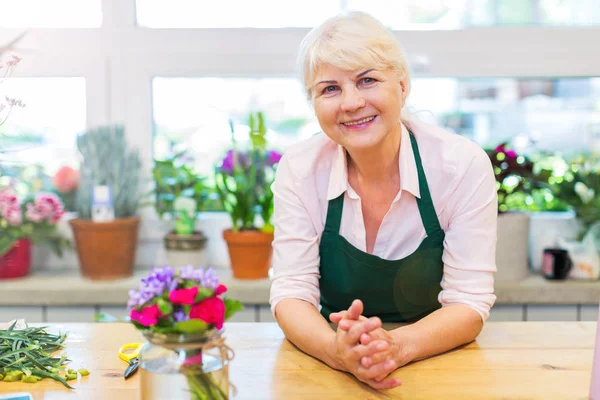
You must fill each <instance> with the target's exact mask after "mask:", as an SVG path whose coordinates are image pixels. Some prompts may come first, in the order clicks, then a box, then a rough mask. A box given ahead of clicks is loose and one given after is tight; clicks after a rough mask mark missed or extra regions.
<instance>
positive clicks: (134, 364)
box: [119, 343, 143, 379]
mask: <svg viewBox="0 0 600 400" xmlns="http://www.w3.org/2000/svg"><path fill="white" fill-rule="evenodd" d="M142 344H143V343H127V344H124V345H123V346H121V348H120V349H119V358H121V360H123V361H125V362H127V363H129V366H128V367H127V368H126V369H125V373H124V374H123V376H124V377H125V379H129V378H131V376H133V374H134V373H135V371H137V369H138V365H139V363H140V359H139V358H138V356H139V355H140V349H141V347H142Z"/></svg>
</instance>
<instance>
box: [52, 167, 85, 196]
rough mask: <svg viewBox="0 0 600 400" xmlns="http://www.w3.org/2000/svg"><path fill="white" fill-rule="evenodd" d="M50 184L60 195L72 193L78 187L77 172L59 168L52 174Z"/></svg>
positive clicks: (67, 168) (68, 168) (69, 168)
mask: <svg viewBox="0 0 600 400" xmlns="http://www.w3.org/2000/svg"><path fill="white" fill-rule="evenodd" d="M52 183H53V184H54V187H55V188H56V190H58V191H59V192H61V193H69V192H72V191H74V190H76V189H77V187H78V186H79V171H77V170H75V169H73V168H71V167H67V166H64V167H60V168H59V169H58V171H56V174H54V177H53V178H52Z"/></svg>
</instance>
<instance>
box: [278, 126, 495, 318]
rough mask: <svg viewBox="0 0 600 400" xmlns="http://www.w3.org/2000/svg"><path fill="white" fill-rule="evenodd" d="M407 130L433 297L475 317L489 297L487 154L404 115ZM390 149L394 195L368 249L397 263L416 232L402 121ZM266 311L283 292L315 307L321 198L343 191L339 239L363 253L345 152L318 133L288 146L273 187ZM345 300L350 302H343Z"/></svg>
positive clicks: (491, 185)
mask: <svg viewBox="0 0 600 400" xmlns="http://www.w3.org/2000/svg"><path fill="white" fill-rule="evenodd" d="M408 128H409V129H410V130H411V132H412V133H413V134H414V136H415V138H416V140H417V143H418V145H419V152H420V155H421V160H422V162H423V169H424V171H425V175H426V177H427V183H428V185H429V190H430V192H431V198H432V200H433V204H434V207H435V209H436V211H437V215H438V219H439V222H440V225H441V227H442V229H443V230H444V232H445V234H446V236H445V239H444V253H443V256H442V260H443V262H444V272H443V278H442V282H441V286H442V291H441V292H440V294H439V296H438V300H439V302H440V303H441V305H442V306H447V305H449V304H455V303H461V304H465V305H467V306H469V307H471V308H472V309H474V310H475V311H477V312H478V313H479V314H480V315H481V318H482V320H483V321H485V320H486V319H487V318H488V316H489V313H490V308H491V307H492V305H493V304H494V301H495V300H496V296H495V295H494V273H495V272H496V260H495V255H496V219H497V214H498V200H497V194H496V180H495V178H494V172H493V169H492V166H491V162H490V160H489V158H488V156H487V154H486V153H485V152H484V151H483V150H482V149H481V148H480V147H479V146H478V145H476V144H475V143H473V142H471V141H469V140H468V139H466V138H464V137H462V136H459V135H455V134H453V133H451V132H448V131H446V130H444V129H442V128H439V127H437V126H434V125H430V124H426V123H424V122H422V121H419V120H417V119H416V118H413V119H412V120H410V121H409V122H408ZM400 143H401V145H400V155H399V165H398V168H399V171H400V191H399V192H398V194H397V195H396V198H395V199H394V201H393V202H392V204H391V206H390V209H389V211H388V212H387V214H386V215H385V217H384V219H383V221H382V223H381V226H380V228H379V231H378V233H377V238H376V241H375V246H374V248H373V254H374V255H376V256H379V257H381V258H383V259H387V260H397V259H401V258H404V257H407V256H409V255H410V254H412V253H413V252H414V251H415V250H416V249H417V248H418V247H419V245H420V244H421V242H422V241H423V239H424V238H425V236H426V234H425V228H424V227H423V223H422V221H421V216H420V213H419V209H418V206H417V201H416V197H420V193H419V180H418V176H417V167H416V163H415V157H414V154H413V151H412V148H411V145H410V138H409V133H408V130H407V129H406V127H403V129H402V137H401V142H400ZM272 189H273V194H274V196H275V200H274V201H275V210H274V214H273V219H272V221H273V224H274V225H275V240H274V242H273V250H274V251H273V272H274V274H273V277H272V286H271V300H270V303H271V310H272V311H273V313H275V310H276V306H277V303H279V302H280V301H281V300H283V299H286V298H295V299H301V300H304V301H307V302H309V303H311V304H313V305H314V306H315V307H316V308H317V309H320V304H319V303H320V292H319V277H320V275H319V242H320V240H321V234H322V232H323V229H324V227H325V217H326V215H327V206H328V201H329V200H331V199H334V198H336V197H338V196H339V195H340V194H342V193H345V194H344V208H343V211H342V221H341V226H340V235H342V236H343V237H344V238H345V239H346V240H348V241H349V242H350V243H351V244H352V245H353V246H355V247H356V248H358V249H360V250H361V251H365V252H366V236H365V226H364V220H363V215H362V208H361V200H360V197H359V196H358V195H357V193H356V192H355V191H354V190H353V189H352V187H351V186H350V185H349V183H348V173H347V165H346V156H345V150H344V149H343V147H342V146H340V145H338V144H336V143H335V142H333V141H332V140H330V139H329V138H328V137H327V136H326V135H325V134H319V135H315V136H313V137H311V138H309V139H307V140H305V141H303V142H301V143H298V144H296V145H294V146H292V147H290V148H289V149H288V150H287V151H286V152H285V154H284V156H283V158H282V159H281V161H280V163H279V166H278V169H277V175H276V179H275V183H274V184H273V186H272ZM348 306H349V305H348Z"/></svg>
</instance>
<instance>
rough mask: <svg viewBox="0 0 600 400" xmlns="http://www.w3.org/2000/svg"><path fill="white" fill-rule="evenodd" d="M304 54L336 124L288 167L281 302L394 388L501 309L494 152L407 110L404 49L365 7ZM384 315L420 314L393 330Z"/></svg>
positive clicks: (322, 340)
mask: <svg viewBox="0 0 600 400" xmlns="http://www.w3.org/2000/svg"><path fill="white" fill-rule="evenodd" d="M299 61H300V66H301V68H302V74H303V75H302V78H303V83H304V86H305V88H306V92H307V95H308V98H309V99H310V101H311V102H312V104H313V106H314V110H315V114H316V116H317V119H318V121H319V124H320V126H321V128H322V130H323V133H324V135H316V136H314V137H312V138H310V139H309V140H307V141H305V142H302V143H300V144H298V145H296V146H294V147H292V148H290V149H288V151H286V153H285V155H284V156H283V158H282V160H281V162H280V164H279V167H278V171H277V177H276V180H275V183H274V185H273V193H274V196H275V212H274V218H273V221H274V225H275V240H274V242H273V247H274V256H273V268H274V272H275V274H274V278H273V284H272V288H271V307H272V310H273V313H274V315H275V317H276V319H277V321H278V323H279V325H280V327H281V329H282V330H283V331H284V333H285V335H286V337H287V338H288V339H289V340H290V341H291V342H293V343H294V344H295V345H297V346H298V347H299V348H300V349H301V350H303V351H304V352H306V353H308V354H310V355H312V356H314V357H316V358H318V359H320V360H322V361H323V362H325V363H327V364H328V365H329V366H331V367H332V368H335V369H339V370H342V371H347V372H350V373H352V374H353V375H354V376H356V377H357V378H358V379H359V380H361V381H363V382H365V383H367V384H368V385H370V386H372V387H374V388H377V389H388V388H392V387H395V386H397V385H399V384H400V381H399V380H398V379H392V378H387V375H389V373H391V372H392V371H394V370H395V369H396V368H398V367H401V366H403V365H405V364H407V363H409V362H411V361H413V360H416V359H420V358H424V357H428V356H432V355H435V354H439V353H441V352H444V351H447V350H450V349H452V348H455V347H457V346H459V345H461V344H464V343H468V342H470V341H472V340H474V339H475V337H476V336H477V335H478V334H479V332H480V331H481V328H482V326H483V322H484V321H485V319H486V318H487V317H488V316H489V310H490V308H491V306H492V305H493V303H494V301H495V296H494V288H493V274H494V272H495V270H496V266H495V242H496V218H497V198H496V186H495V185H496V184H495V179H494V175H493V171H492V167H491V163H490V160H489V159H488V157H487V155H486V154H485V152H484V151H483V150H481V149H480V148H479V147H478V146H477V145H475V144H474V143H472V142H470V141H468V140H467V139H465V138H463V137H460V136H458V135H454V134H451V133H450V132H447V131H445V130H443V129H441V128H438V127H435V126H431V125H428V124H425V123H422V122H420V121H418V120H416V119H414V118H410V116H409V115H408V114H407V113H406V112H405V110H404V106H405V103H406V99H407V96H408V94H409V92H410V75H409V71H408V67H407V63H406V60H405V59H404V57H403V55H402V52H401V51H400V49H399V46H398V44H397V43H396V42H395V40H394V38H393V36H392V34H391V33H390V32H389V31H388V30H387V29H385V28H384V27H383V26H382V25H381V24H380V23H379V22H378V21H377V20H375V19H373V18H372V17H370V16H368V15H367V14H364V13H350V14H348V15H345V16H337V17H334V18H332V19H330V20H328V21H326V22H325V23H324V24H323V25H321V26H320V27H317V28H315V29H314V30H312V31H311V32H310V33H309V34H308V35H307V37H306V38H305V40H304V42H303V45H302V49H301V52H300V57H299ZM433 95H435V94H433ZM328 320H329V321H331V322H332V323H335V324H337V329H336V331H334V330H332V329H331V327H330V325H329V323H328ZM382 321H383V322H414V323H413V324H410V325H405V326H402V327H400V328H397V329H395V330H392V331H389V332H388V331H386V330H384V329H382V327H381V324H382Z"/></svg>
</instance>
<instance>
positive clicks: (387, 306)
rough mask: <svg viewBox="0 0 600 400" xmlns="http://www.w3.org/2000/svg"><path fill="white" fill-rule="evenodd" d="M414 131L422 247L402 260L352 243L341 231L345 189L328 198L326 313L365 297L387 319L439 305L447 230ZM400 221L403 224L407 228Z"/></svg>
mask: <svg viewBox="0 0 600 400" xmlns="http://www.w3.org/2000/svg"><path fill="white" fill-rule="evenodd" d="M409 133H410V142H411V145H412V150H413V153H414V155H415V161H416V164H417V172H418V176H419V190H420V193H421V198H417V199H416V200H417V204H418V206H419V213H420V214H421V220H422V221H423V225H424V227H425V232H426V233H427V236H426V237H425V239H424V240H423V242H421V245H420V246H419V248H418V249H417V250H416V251H415V252H414V253H412V254H411V255H409V256H407V257H405V258H403V259H400V260H384V259H382V258H380V257H377V256H374V255H372V254H369V253H365V252H363V251H361V250H359V249H357V248H356V247H354V246H352V245H351V244H350V242H348V241H347V240H346V239H345V238H343V237H342V236H341V235H340V234H339V232H340V221H341V219H342V209H343V208H344V193H342V194H341V195H340V196H339V197H337V198H335V199H332V200H330V201H329V204H328V207H327V219H326V222H325V230H324V231H323V235H322V237H321V243H320V245H319V252H320V256H321V266H320V274H321V278H320V279H319V288H320V290H321V306H322V308H321V314H322V315H323V316H324V317H325V319H327V321H329V314H331V313H332V312H338V311H342V310H347V309H348V307H350V304H351V303H352V301H353V300H354V299H360V300H362V302H363V304H364V313H363V315H364V316H366V317H373V316H377V317H379V318H381V320H382V321H383V322H413V321H416V320H418V319H421V318H423V317H424V316H426V315H428V314H429V313H431V312H433V311H435V310H436V309H438V308H440V303H439V302H438V299H437V297H438V294H439V293H440V291H441V289H442V288H441V286H440V283H441V280H442V272H443V269H444V263H443V262H442V253H443V251H444V231H443V230H442V228H441V227H440V223H439V221H438V218H437V214H436V212H435V209H434V207H433V202H432V200H431V194H430V193H429V187H428V186H427V179H426V178H425V173H424V172H423V165H422V163H421V156H420V154H419V148H418V146H417V142H416V140H415V138H414V136H413V134H412V132H409ZM400 224H401V221H398V225H399V226H398V229H402V226H401V225H400Z"/></svg>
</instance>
